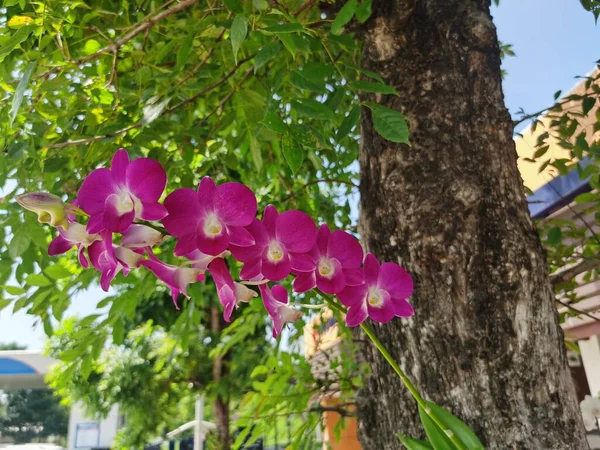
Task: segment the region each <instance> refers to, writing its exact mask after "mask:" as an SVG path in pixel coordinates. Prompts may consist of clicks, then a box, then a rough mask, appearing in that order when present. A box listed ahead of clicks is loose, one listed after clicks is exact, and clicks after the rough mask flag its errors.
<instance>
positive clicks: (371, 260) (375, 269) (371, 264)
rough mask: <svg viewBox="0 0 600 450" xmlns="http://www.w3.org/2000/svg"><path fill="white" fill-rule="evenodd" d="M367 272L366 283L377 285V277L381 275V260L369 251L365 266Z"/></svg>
mask: <svg viewBox="0 0 600 450" xmlns="http://www.w3.org/2000/svg"><path fill="white" fill-rule="evenodd" d="M363 270H364V273H365V283H367V285H368V286H377V277H378V276H379V261H377V258H375V255H373V254H372V253H367V256H366V257H365V263H364V267H363Z"/></svg>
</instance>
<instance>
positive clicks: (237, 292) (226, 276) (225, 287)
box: [208, 258, 258, 322]
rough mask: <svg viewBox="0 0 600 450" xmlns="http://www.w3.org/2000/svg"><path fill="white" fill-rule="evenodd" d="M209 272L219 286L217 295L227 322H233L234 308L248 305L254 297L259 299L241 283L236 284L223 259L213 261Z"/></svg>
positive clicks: (256, 294)
mask: <svg viewBox="0 0 600 450" xmlns="http://www.w3.org/2000/svg"><path fill="white" fill-rule="evenodd" d="M208 271H209V272H210V274H211V275H212V277H213V280H214V282H215V285H216V286H217V295H218V297H219V301H220V302H221V304H222V305H223V317H224V318H225V321H226V322H231V314H232V313H233V308H234V307H237V306H238V305H239V304H240V302H246V303H248V302H249V301H250V300H252V299H253V298H254V297H257V296H258V293H256V292H255V291H253V290H252V289H249V288H248V287H247V286H244V285H243V284H241V283H236V282H234V281H233V278H231V274H230V273H229V270H228V269H227V264H225V261H224V260H223V259H221V258H217V259H215V260H213V261H212V262H211V264H210V267H209V268H208Z"/></svg>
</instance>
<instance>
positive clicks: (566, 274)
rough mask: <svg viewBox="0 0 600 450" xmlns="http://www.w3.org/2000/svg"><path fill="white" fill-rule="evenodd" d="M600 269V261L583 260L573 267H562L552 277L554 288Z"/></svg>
mask: <svg viewBox="0 0 600 450" xmlns="http://www.w3.org/2000/svg"><path fill="white" fill-rule="evenodd" d="M599 267H600V259H588V258H586V259H583V260H581V261H580V262H579V263H577V264H575V265H573V266H567V267H561V268H560V269H558V270H557V271H556V272H554V273H553V274H551V275H550V282H551V283H552V286H559V285H561V284H564V283H568V282H569V281H571V280H573V279H574V278H575V277H576V276H577V275H579V274H582V273H585V272H588V271H590V270H593V269H597V268H599Z"/></svg>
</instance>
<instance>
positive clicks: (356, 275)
mask: <svg viewBox="0 0 600 450" xmlns="http://www.w3.org/2000/svg"><path fill="white" fill-rule="evenodd" d="M343 270H344V278H346V285H348V286H358V285H361V284H363V283H364V282H365V274H364V272H363V270H362V269H343Z"/></svg>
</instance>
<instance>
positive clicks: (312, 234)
mask: <svg viewBox="0 0 600 450" xmlns="http://www.w3.org/2000/svg"><path fill="white" fill-rule="evenodd" d="M276 236H277V239H278V240H279V241H281V242H282V243H283V244H284V245H285V246H286V247H287V249H288V250H289V251H290V252H294V253H307V252H308V251H310V249H312V247H313V245H315V242H316V240H317V227H316V225H315V222H314V221H313V220H312V219H311V217H310V216H309V215H308V214H306V213H305V212H302V211H296V210H292V211H285V212H283V213H281V214H280V215H279V217H277V221H276Z"/></svg>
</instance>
